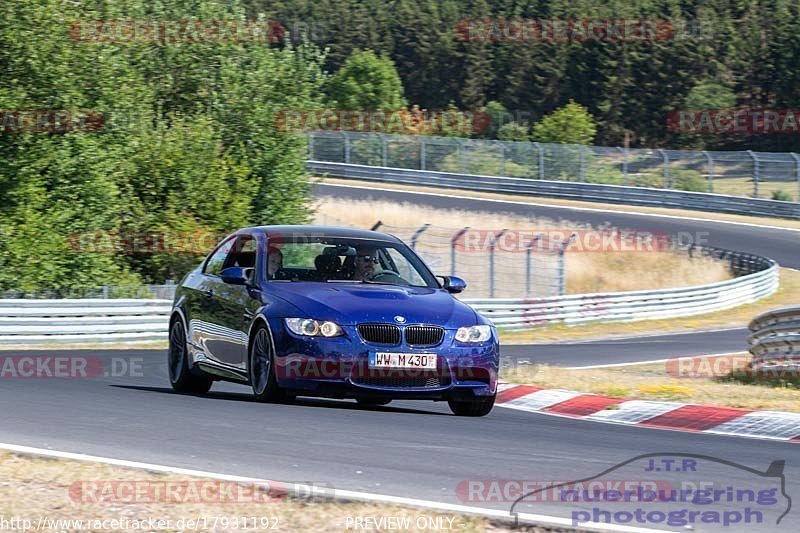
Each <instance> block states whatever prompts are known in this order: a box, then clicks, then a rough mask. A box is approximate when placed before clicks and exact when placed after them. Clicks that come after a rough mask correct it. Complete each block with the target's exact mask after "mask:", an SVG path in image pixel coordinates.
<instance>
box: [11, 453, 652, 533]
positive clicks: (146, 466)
mask: <svg viewBox="0 0 800 533" xmlns="http://www.w3.org/2000/svg"><path fill="white" fill-rule="evenodd" d="M0 450H6V451H10V452H16V453H20V454H26V455H37V456H43V457H53V458H57V459H69V460H73V461H85V462H93V463H103V464H108V465H113V466H121V467H125V468H136V469H140V470H149V471H152V472H162V473H168V474H178V475H185V476H193V477H205V478H209V479H217V480H221V481H231V482H238V483H248V484H264V485H269V484H272V485H283V486H286V485H290V484H287V483H284V482H276V481H270V480H267V479H259V478H252V477H245V476H235V475H231V474H220V473H216V472H207V471H203V470H192V469H188V468H180V467H174V466H165V465H157V464H152V463H142V462H138V461H128V460H126V459H114V458H110V457H101V456H96V455H87V454H82V453H73V452H63V451H58V450H49V449H46V448H35V447H31V446H22V445H18V444H8V443H2V442H0ZM291 485H292V486H294V487H295V490H298V489H302V490H304V491H308V492H304V494H316V495H321V496H324V497H327V498H330V499H333V500H357V501H362V502H373V503H387V504H397V505H407V506H411V507H418V508H424V509H430V510H434V511H439V512H451V513H462V514H470V515H480V516H484V517H486V518H496V519H500V520H504V521H508V520H513V519H514V517H513V516H512V515H511V514H510V513H509V512H507V511H501V510H499V509H488V508H485V507H471V506H468V505H459V504H451V503H442V502H434V501H431V500H418V499H415V498H406V497H403V496H388V495H384V494H375V493H371V492H357V491H350V490H339V489H328V488H325V487H312V486H310V485H305V484H302V483H292V484H291ZM517 516H518V518H519V520H520V522H529V523H534V524H542V525H557V526H565V527H572V528H577V527H580V528H592V529H598V530H603V531H621V532H631V533H635V532H639V531H643V532H646V533H651V532H652V533H664V531H665V530H663V529H643V528H639V527H630V526H622V525H614V524H603V523H595V522H582V523H581V525H580V526H576V525H573V523H572V520H571V519H569V518H562V517H558V516H549V515H540V514H530V513H518V515H517ZM666 531H668V530H666Z"/></svg>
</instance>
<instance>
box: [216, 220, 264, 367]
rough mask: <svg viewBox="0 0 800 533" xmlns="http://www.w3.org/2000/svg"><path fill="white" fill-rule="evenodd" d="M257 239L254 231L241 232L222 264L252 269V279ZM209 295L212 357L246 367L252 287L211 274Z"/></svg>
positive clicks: (232, 364) (232, 365) (220, 362)
mask: <svg viewBox="0 0 800 533" xmlns="http://www.w3.org/2000/svg"><path fill="white" fill-rule="evenodd" d="M257 247H258V245H257V241H256V239H255V238H254V237H253V236H252V235H248V234H240V235H238V236H237V237H236V239H235V240H234V242H233V245H232V246H231V249H230V252H229V253H228V255H227V256H226V258H225V261H224V262H223V264H222V269H221V270H220V273H221V271H222V270H224V269H225V268H228V267H242V268H246V269H250V275H251V279H254V278H253V276H255V266H256V256H257ZM208 283H209V290H210V291H211V292H210V294H209V296H208V306H209V311H208V314H209V317H210V322H211V324H213V327H212V328H209V330H208V338H207V340H206V346H207V347H208V348H209V349H210V351H211V357H212V358H213V359H214V360H215V361H216V362H217V363H219V364H221V365H224V366H229V367H235V368H237V369H240V370H246V366H245V347H246V345H247V334H248V328H249V324H250V322H251V320H252V318H253V312H252V310H251V309H250V308H251V307H252V306H251V305H250V304H251V301H252V300H253V298H252V297H251V296H250V291H251V287H250V286H248V285H235V284H230V283H225V282H224V281H223V280H222V278H221V276H220V275H219V273H217V274H215V275H210V276H209V281H208Z"/></svg>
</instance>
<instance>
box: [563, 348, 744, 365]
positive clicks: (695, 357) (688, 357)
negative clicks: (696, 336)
mask: <svg viewBox="0 0 800 533" xmlns="http://www.w3.org/2000/svg"><path fill="white" fill-rule="evenodd" d="M743 353H747V352H746V351H744V350H743V351H741V352H725V353H700V354H697V355H680V356H677V357H668V358H666V359H653V360H650V361H633V362H630V363H612V364H608V365H589V366H565V367H561V368H563V369H564V370H591V369H593V368H617V367H623V366H636V365H648V364H654V363H666V362H668V361H684V360H686V359H697V358H698V357H725V356H726V355H739V354H743Z"/></svg>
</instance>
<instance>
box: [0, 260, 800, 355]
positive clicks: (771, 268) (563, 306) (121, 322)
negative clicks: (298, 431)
mask: <svg viewBox="0 0 800 533" xmlns="http://www.w3.org/2000/svg"><path fill="white" fill-rule="evenodd" d="M690 251H691V252H692V253H696V252H698V251H700V252H702V253H704V254H710V255H714V256H716V257H719V258H727V259H729V260H730V261H731V265H732V267H733V268H734V270H735V271H736V273H737V274H738V275H739V277H736V278H733V279H730V280H726V281H721V282H718V283H712V284H708V285H701V286H695V287H682V288H675V289H661V290H651V291H633V292H609V293H599V294H579V295H569V296H554V297H547V298H528V299H480V300H479V299H465V300H464V302H465V303H467V304H470V305H472V306H473V307H474V308H475V309H476V310H478V311H479V312H481V313H483V314H484V315H485V316H486V317H488V318H489V319H490V320H492V321H493V322H494V323H495V324H496V325H497V326H499V327H501V328H507V329H518V328H530V327H536V326H542V325H548V324H553V323H565V324H582V323H587V322H617V321H635V320H647V319H659V318H669V317H676V316H690V315H696V314H702V313H709V312H712V311H720V310H724V309H730V308H733V307H736V306H738V305H742V304H746V303H750V302H754V301H756V300H758V299H760V298H763V297H765V296H769V295H770V294H772V293H774V292H775V290H776V289H777V288H778V281H779V279H778V278H779V269H778V265H777V264H776V263H775V262H774V261H772V260H771V259H767V258H763V257H759V256H754V255H751V254H742V253H737V252H730V251H726V250H717V249H707V248H704V249H691V250H690ZM171 304H172V302H171V301H170V300H138V299H119V300H105V299H86V300H76V299H71V300H0V345H10V344H14V345H27V344H48V343H52V344H55V343H58V344H62V343H94V342H132V341H139V342H141V341H164V340H166V338H167V329H168V328H167V325H168V320H169V313H170V310H171ZM793 312H794V313H795V315H794V316H796V317H798V318H795V319H793V320H795V322H793V323H792V327H795V331H794V333H792V335H794V337H791V338H792V339H794V338H795V337H796V338H797V339H798V340H800V334H798V333H797V328H796V326H797V325H798V324H800V310H797V309H795V310H794V311H793ZM780 316H781V317H782V316H783V315H780ZM757 320H758V319H757ZM764 320H765V322H764V324H765V325H766V324H767V322H766V320H767V319H764ZM770 320H771V319H770ZM775 320H776V321H779V320H778V318H776V319H775ZM770 324H772V323H771V322H770ZM765 327H766V326H765ZM761 329H764V328H761ZM781 331H783V330H781ZM787 331H788V330H787ZM787 338H789V337H782V338H781V340H785V339H787ZM762 345H763V346H766V345H767V344H766V343H765V342H763V343H762ZM798 346H800V344H798Z"/></svg>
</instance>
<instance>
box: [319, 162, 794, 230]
mask: <svg viewBox="0 0 800 533" xmlns="http://www.w3.org/2000/svg"><path fill="white" fill-rule="evenodd" d="M306 164H307V168H308V170H309V171H311V172H314V173H315V174H324V175H327V176H330V177H338V178H348V179H359V180H364V181H375V182H383V183H399V184H406V185H423V186H432V187H440V188H447V189H465V190H472V191H485V192H494V193H509V194H517V195H518V194H523V195H534V196H547V197H553V198H566V199H572V200H582V201H594V202H605V203H615V204H628V205H642V206H650V207H669V208H681V209H695V210H701V211H717V212H722V213H735V214H745V215H761V216H768V217H780V218H800V204H798V203H793V202H781V201H777V200H763V199H756V198H746V197H740V196H727V195H723V194H714V193H706V192H687V191H677V190H667V189H650V188H644V187H628V186H623V185H602V184H596V183H575V182H566V181H549V180H544V179H533V178H509V177H502V176H482V175H476V174H454V173H450V172H434V171H430V170H412V169H404V168H386V167H373V166H366V165H352V164H346V163H331V162H327V161H308V162H307V163H306Z"/></svg>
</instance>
